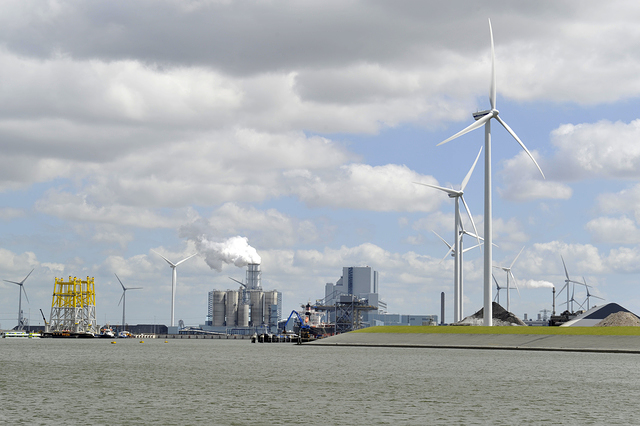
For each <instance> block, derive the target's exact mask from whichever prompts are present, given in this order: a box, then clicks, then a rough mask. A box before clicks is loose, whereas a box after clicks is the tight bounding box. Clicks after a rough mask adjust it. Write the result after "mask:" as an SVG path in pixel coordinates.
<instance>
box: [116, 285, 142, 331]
mask: <svg viewBox="0 0 640 426" xmlns="http://www.w3.org/2000/svg"><path fill="white" fill-rule="evenodd" d="M113 275H115V276H116V278H117V279H118V281H120V285H121V286H122V297H120V302H118V305H120V303H121V302H122V331H126V330H127V329H126V328H125V324H126V323H125V322H124V310H125V306H126V304H127V290H139V289H141V288H142V287H129V288H127V287H125V286H124V284H122V280H121V279H120V277H119V276H118V274H115V273H114V274H113Z"/></svg>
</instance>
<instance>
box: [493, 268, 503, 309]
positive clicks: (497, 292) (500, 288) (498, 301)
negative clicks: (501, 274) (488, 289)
mask: <svg viewBox="0 0 640 426" xmlns="http://www.w3.org/2000/svg"><path fill="white" fill-rule="evenodd" d="M491 276H492V277H493V281H494V282H495V283H496V297H494V298H493V301H494V302H497V303H498V305H499V304H500V290H504V287H500V284H498V280H496V277H495V275H493V274H491Z"/></svg>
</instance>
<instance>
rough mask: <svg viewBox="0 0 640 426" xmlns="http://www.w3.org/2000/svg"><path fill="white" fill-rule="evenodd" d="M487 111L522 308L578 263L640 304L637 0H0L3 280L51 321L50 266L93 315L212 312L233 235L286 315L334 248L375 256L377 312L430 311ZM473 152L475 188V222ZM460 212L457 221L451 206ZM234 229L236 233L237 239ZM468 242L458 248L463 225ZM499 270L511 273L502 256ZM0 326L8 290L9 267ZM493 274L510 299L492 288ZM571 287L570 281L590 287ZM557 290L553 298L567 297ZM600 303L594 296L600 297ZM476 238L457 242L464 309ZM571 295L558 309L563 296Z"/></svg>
mask: <svg viewBox="0 0 640 426" xmlns="http://www.w3.org/2000/svg"><path fill="white" fill-rule="evenodd" d="M488 18H490V19H491V22H492V25H493V31H494V39H495V49H496V74H497V88H498V98H497V106H498V109H499V110H500V112H501V115H500V116H501V117H502V118H503V119H504V120H505V121H506V122H507V123H509V125H510V126H511V128H513V129H514V130H515V132H516V133H518V135H519V136H520V138H521V139H522V140H523V142H524V143H525V144H526V145H527V147H528V148H529V150H530V151H531V152H532V154H533V155H534V156H535V158H536V159H537V161H538V163H539V164H540V166H541V167H542V169H543V171H544V173H545V175H546V180H543V179H542V177H541V176H540V175H539V173H538V172H537V169H536V168H535V166H534V165H533V163H532V162H531V161H530V159H529V158H528V157H527V156H526V154H525V153H524V152H523V151H522V149H521V148H520V147H519V146H518V144H517V143H516V142H515V141H514V140H513V139H512V138H511V137H510V136H509V135H508V134H507V133H506V131H504V129H502V128H499V127H497V125H494V126H493V129H494V130H493V156H492V158H493V172H494V200H493V204H494V206H493V209H494V242H495V243H496V244H497V247H496V248H495V249H494V263H495V264H496V265H506V266H508V265H509V264H510V263H511V262H512V261H513V259H514V258H515V256H516V255H517V254H518V252H519V251H520V250H521V249H522V248H523V247H524V251H523V252H522V254H521V256H520V257H519V258H518V261H517V262H516V264H515V265H514V267H513V272H514V274H515V276H516V278H517V279H518V281H517V282H518V284H519V286H520V294H519V295H518V294H517V293H515V294H512V301H511V310H512V311H513V312H514V313H515V314H517V315H519V316H522V315H523V314H524V313H528V314H529V316H534V315H537V313H538V312H539V311H540V310H542V309H551V302H552V298H551V290H550V288H549V287H548V286H549V285H550V284H549V283H552V284H554V285H555V286H556V287H557V288H558V290H559V289H560V288H561V287H562V285H563V284H564V281H563V280H564V270H563V266H562V260H561V256H562V257H564V259H565V261H566V264H567V269H568V271H569V274H570V275H571V278H573V279H576V280H579V281H582V279H583V277H584V279H585V280H586V282H587V283H588V284H590V285H591V286H593V287H592V290H591V292H592V293H593V294H595V295H598V296H600V297H603V298H604V299H606V301H609V302H617V303H620V304H622V305H623V306H625V307H627V308H628V309H630V310H632V311H635V312H636V313H638V312H640V288H639V287H638V274H639V272H640V224H639V221H640V182H639V178H640V26H638V24H637V23H638V21H639V20H640V5H639V4H638V3H637V2H632V1H609V2H601V1H584V2H580V3H579V5H578V4H577V3H576V2H573V1H557V0H554V1H540V2H525V3H522V2H517V3H513V2H506V1H485V2H480V3H478V2H476V3H473V5H470V4H469V3H468V2H456V1H451V2H435V1H434V2H425V1H406V2H401V3H398V2H391V1H367V2H364V1H348V0H347V1H345V0H339V1H331V0H329V1H298V0H296V1H273V2H246V1H245V2H236V1H230V0H217V1H215V0H212V1H206V0H200V1H183V0H165V1H132V2H113V1H92V2H68V1H55V0H51V1H25V0H16V1H6V2H4V3H3V13H2V14H1V15H0V140H1V141H2V147H3V150H2V156H1V157H0V191H1V192H0V231H1V233H0V236H1V238H0V277H1V278H2V279H7V280H12V281H20V280H21V279H23V278H24V277H25V276H26V275H27V274H28V273H29V271H30V270H31V269H35V270H34V272H33V274H32V275H31V276H30V277H29V279H28V280H27V281H26V284H25V289H26V291H27V294H28V296H29V303H28V304H27V303H26V302H25V301H24V300H23V309H24V311H25V315H26V316H30V317H31V322H32V323H33V324H38V323H40V324H42V321H41V318H40V314H39V312H38V310H39V309H42V310H43V311H44V312H45V314H46V315H47V316H49V311H50V308H51V294H52V290H53V283H54V278H55V277H65V278H66V277H68V276H69V275H72V276H79V277H85V276H94V277H95V279H96V293H97V316H98V322H99V323H104V322H111V323H119V322H120V318H121V315H122V310H121V307H119V306H118V301H119V299H120V295H121V292H122V291H121V288H120V286H119V284H118V282H117V280H116V279H115V276H114V274H118V276H119V277H120V278H121V279H122V281H123V282H124V283H125V285H127V286H131V287H143V289H142V290H136V291H131V292H129V293H128V296H127V299H128V300H127V308H128V309H127V311H128V312H127V322H128V323H132V324H135V323H153V322H157V323H164V324H168V323H169V320H170V298H171V271H170V268H169V267H168V265H167V264H166V262H165V261H164V260H162V258H160V257H159V256H158V255H156V254H155V253H154V252H153V251H152V250H155V251H157V252H159V253H161V254H163V255H164V256H166V257H168V258H169V259H172V260H174V261H178V260H180V259H182V258H184V257H187V256H188V255H190V254H192V253H196V252H198V253H199V256H196V257H194V258H193V259H190V260H188V261H187V262H185V263H184V264H182V265H180V267H179V268H178V291H177V296H176V320H178V319H183V320H184V321H185V323H187V324H201V323H203V322H204V320H205V316H206V314H207V302H206V298H207V293H208V292H209V291H211V290H212V289H214V288H216V289H226V288H235V287H236V285H235V283H233V282H232V281H231V280H229V278H228V277H234V278H236V279H243V278H244V274H245V272H244V269H243V268H242V267H238V266H236V265H235V264H234V262H235V263H239V262H238V261H237V259H235V258H234V257H233V256H231V257H227V258H224V259H223V258H215V256H213V255H211V253H209V252H208V250H210V249H211V247H223V246H225V245H228V243H230V242H232V243H234V244H237V243H242V242H244V241H245V240H243V239H246V242H247V243H248V245H249V247H247V248H254V249H255V250H256V251H257V255H258V256H260V258H261V260H262V270H263V286H264V287H265V288H266V289H278V290H280V291H282V292H283V293H284V310H285V311H286V312H289V311H290V310H291V309H294V308H297V307H299V305H300V304H301V303H306V302H307V301H308V300H315V299H319V298H322V297H323V296H324V294H323V293H324V284H325V283H326V282H335V281H336V280H337V279H339V278H340V274H341V271H342V267H343V266H362V265H369V266H371V267H373V268H374V269H375V270H377V271H379V273H380V293H381V297H382V298H383V299H384V300H386V301H387V303H388V307H389V311H390V312H395V313H406V314H439V313H440V304H439V303H440V292H442V291H444V292H446V293H447V299H448V303H447V315H446V317H447V318H446V319H447V321H449V320H451V318H452V304H451V303H450V302H451V298H452V291H453V272H452V266H453V265H452V264H453V262H452V259H451V258H450V257H448V258H446V259H445V260H444V261H443V260H442V259H443V258H444V257H445V255H446V251H447V248H446V246H445V245H444V244H443V243H442V242H441V241H440V240H439V239H438V237H436V236H435V235H434V233H433V232H434V231H435V232H437V233H438V234H439V235H441V236H443V237H444V238H445V239H447V240H449V241H452V239H453V208H454V206H453V202H452V201H451V200H450V199H449V198H448V197H447V196H446V195H445V194H444V193H441V192H439V191H437V190H433V189H430V188H427V187H424V186H418V185H415V184H413V183H412V182H414V181H420V182H424V183H431V184H436V185H441V186H449V185H452V186H454V187H456V188H457V187H458V186H459V185H460V183H461V182H462V179H463V178H464V176H465V174H466V173H467V171H468V170H469V168H470V167H471V164H472V163H473V161H474V160H475V157H476V155H477V153H478V150H479V149H480V147H481V146H482V144H483V132H482V131H481V130H478V131H475V132H472V133H469V134H467V135H465V136H463V137H461V138H459V139H457V140H455V141H454V142H450V143H448V144H446V145H443V146H436V145H437V144H438V143H439V142H440V141H442V140H444V139H446V138H447V137H449V136H450V135H452V134H454V133H456V132H457V131H459V130H461V129H462V128H464V127H466V126H467V125H468V124H470V123H471V122H472V117H471V113H472V112H474V111H477V110H482V109H487V108H488V107H489V101H488V91H489V79H490V69H491V63H490V50H489V28H488V27H489V26H488ZM483 168H484V167H483V162H482V160H481V161H479V162H478V166H477V167H476V170H475V172H474V174H473V176H472V177H471V180H470V182H469V184H468V186H467V188H466V190H465V198H466V200H467V203H468V204H469V207H470V209H471V211H472V213H473V217H474V222H475V223H476V225H477V226H478V229H479V230H480V232H482V223H483V217H482V213H483ZM466 225H467V227H468V226H469V223H467V224H466ZM237 237H242V238H237ZM466 244H467V245H468V246H471V245H472V241H467V243H466ZM496 278H497V279H498V280H499V282H500V283H501V285H505V284H506V275H505V274H504V273H503V272H500V271H498V270H496ZM0 292H2V297H1V298H0V326H1V327H12V326H14V325H15V324H16V322H17V305H18V288H17V286H15V285H13V284H10V283H5V282H2V283H1V284H0ZM504 297H505V295H504V293H503V294H501V301H504ZM584 298H585V294H584V290H582V289H576V293H575V299H576V300H578V301H580V302H581V303H582V302H583V301H584ZM563 300H564V298H563ZM593 302H598V301H596V300H592V304H593ZM481 307H482V254H481V253H480V251H479V250H473V251H470V252H467V253H466V257H465V311H464V314H465V315H467V314H470V313H473V312H475V311H476V310H478V309H480V308H481ZM560 308H561V309H564V306H562V307H560Z"/></svg>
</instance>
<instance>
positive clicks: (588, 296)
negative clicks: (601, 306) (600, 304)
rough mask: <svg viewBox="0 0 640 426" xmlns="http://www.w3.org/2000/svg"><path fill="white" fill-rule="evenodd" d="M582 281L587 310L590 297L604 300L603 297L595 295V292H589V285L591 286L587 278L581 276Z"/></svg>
mask: <svg viewBox="0 0 640 426" xmlns="http://www.w3.org/2000/svg"><path fill="white" fill-rule="evenodd" d="M582 281H584V288H585V289H587V299H586V300H585V302H587V311H588V310H589V298H590V297H595V298H596V299H600V300H604V299H603V298H602V297H600V296H596V295H595V294H591V293H589V287H591V286H590V285H588V284H587V280H585V279H584V277H582Z"/></svg>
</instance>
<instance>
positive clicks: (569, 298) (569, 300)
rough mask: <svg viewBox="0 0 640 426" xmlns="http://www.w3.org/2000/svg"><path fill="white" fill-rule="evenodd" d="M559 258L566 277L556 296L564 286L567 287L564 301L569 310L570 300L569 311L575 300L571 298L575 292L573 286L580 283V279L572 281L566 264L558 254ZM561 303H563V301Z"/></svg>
mask: <svg viewBox="0 0 640 426" xmlns="http://www.w3.org/2000/svg"><path fill="white" fill-rule="evenodd" d="M560 259H562V266H564V275H565V276H566V277H567V278H566V279H565V280H564V286H562V288H561V289H560V291H559V292H558V296H560V293H562V290H564V289H565V288H566V289H567V302H566V304H567V310H569V302H571V312H573V302H574V301H575V299H574V298H573V295H574V294H575V287H576V284H580V285H582V283H581V282H580V281H574V280H572V279H571V278H569V272H568V271H567V265H566V264H565V263H564V257H562V255H560ZM572 283H573V291H572V292H571V296H569V287H571V284H572ZM562 304H563V305H564V303H562Z"/></svg>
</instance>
